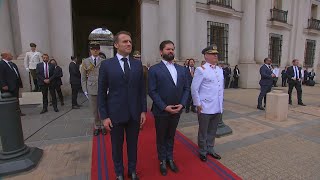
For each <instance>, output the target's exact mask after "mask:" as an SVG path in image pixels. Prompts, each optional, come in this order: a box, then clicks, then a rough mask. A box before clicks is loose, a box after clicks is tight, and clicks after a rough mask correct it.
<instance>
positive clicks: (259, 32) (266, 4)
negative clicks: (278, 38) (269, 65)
mask: <svg viewBox="0 0 320 180" xmlns="http://www.w3.org/2000/svg"><path fill="white" fill-rule="evenodd" d="M256 3H257V4H256V12H257V13H256V16H255V17H256V19H255V48H254V57H255V60H256V62H257V63H258V64H263V60H264V58H266V57H268V44H269V38H268V37H269V35H268V32H267V21H268V17H269V14H270V8H271V6H270V1H264V0H262V1H261V0H259V1H256Z"/></svg>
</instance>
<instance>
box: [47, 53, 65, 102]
mask: <svg viewBox="0 0 320 180" xmlns="http://www.w3.org/2000/svg"><path fill="white" fill-rule="evenodd" d="M49 63H50V64H53V65H54V67H55V68H54V76H55V79H54V80H53V82H54V84H53V87H54V89H55V91H56V92H57V94H58V97H59V100H60V103H61V106H64V100H63V94H62V91H61V86H62V81H61V78H62V77H63V72H62V69H61V67H60V66H58V63H57V61H56V60H55V59H51V60H50V61H49Z"/></svg>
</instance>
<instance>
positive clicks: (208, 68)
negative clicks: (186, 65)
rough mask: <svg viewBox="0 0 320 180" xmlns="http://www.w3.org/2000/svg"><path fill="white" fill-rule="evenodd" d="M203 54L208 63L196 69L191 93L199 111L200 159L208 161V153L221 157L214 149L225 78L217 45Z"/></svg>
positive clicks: (221, 108) (205, 50) (217, 157)
mask: <svg viewBox="0 0 320 180" xmlns="http://www.w3.org/2000/svg"><path fill="white" fill-rule="evenodd" d="M202 54H204V59H205V60H206V63H205V64H204V65H202V66H201V67H198V68H197V69H196V70H195V73H194V77H193V80H192V85H191V95H192V99H193V104H194V105H195V106H196V107H197V112H198V121H199V131H198V146H199V154H200V159H201V160H202V161H207V155H210V156H212V157H213V158H215V159H221V157H220V156H219V155H218V154H216V152H215V151H214V142H215V136H216V132H217V126H218V122H219V120H220V118H221V114H222V112H223V91H224V78H223V70H222V68H221V67H219V66H218V65H217V63H218V51H217V47H216V46H215V45H211V46H209V47H207V48H205V49H203V50H202Z"/></svg>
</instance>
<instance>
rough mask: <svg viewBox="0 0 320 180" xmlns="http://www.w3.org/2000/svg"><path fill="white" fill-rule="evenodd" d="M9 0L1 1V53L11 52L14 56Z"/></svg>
mask: <svg viewBox="0 0 320 180" xmlns="http://www.w3.org/2000/svg"><path fill="white" fill-rule="evenodd" d="M8 2H9V0H0V39H1V40H0V52H2V51H10V52H11V53H12V54H14V48H13V38H12V28H11V20H10V11H9V5H8Z"/></svg>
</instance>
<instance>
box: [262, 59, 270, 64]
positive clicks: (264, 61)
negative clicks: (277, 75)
mask: <svg viewBox="0 0 320 180" xmlns="http://www.w3.org/2000/svg"><path fill="white" fill-rule="evenodd" d="M269 59H270V58H264V60H263V62H264V63H266V61H268V60H269ZM270 60H271V59H270Z"/></svg>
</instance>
